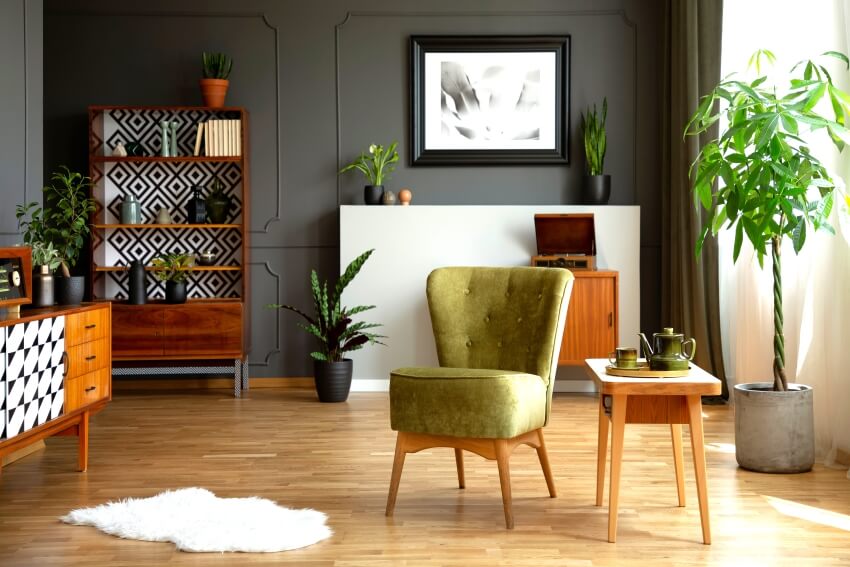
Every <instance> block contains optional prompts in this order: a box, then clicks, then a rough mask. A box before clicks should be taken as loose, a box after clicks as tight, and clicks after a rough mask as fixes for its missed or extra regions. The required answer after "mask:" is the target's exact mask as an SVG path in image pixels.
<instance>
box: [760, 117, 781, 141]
mask: <svg viewBox="0 0 850 567" xmlns="http://www.w3.org/2000/svg"><path fill="white" fill-rule="evenodd" d="M778 124H779V115H778V114H774V115H773V117H771V118H769V119H768V120H767V121H766V122H765V123H764V124H763V125H762V127H761V131H760V132H759V136H758V140H757V141H756V147H757V148H763V147H765V146H766V145H767V144H768V142H770V139H771V138H773V135H774V134H775V133H776V127H777V125H778Z"/></svg>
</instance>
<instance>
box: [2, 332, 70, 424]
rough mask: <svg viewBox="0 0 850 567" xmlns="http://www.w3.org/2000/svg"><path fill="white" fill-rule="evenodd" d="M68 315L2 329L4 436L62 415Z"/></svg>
mask: <svg viewBox="0 0 850 567" xmlns="http://www.w3.org/2000/svg"><path fill="white" fill-rule="evenodd" d="M64 351H65V317H64V316H60V317H51V318H47V319H40V320H38V321H30V322H27V323H18V324H17V325H12V326H10V327H5V328H3V329H0V392H2V393H0V399H2V402H0V421H1V422H2V429H3V431H2V432H0V439H8V438H10V437H14V436H15V435H18V434H20V433H23V432H24V431H28V430H30V429H32V428H33V427H36V426H38V425H42V424H44V423H47V422H48V421H50V420H51V419H55V418H57V417H59V416H60V415H62V411H63V407H64V403H65V390H64V382H63V376H62V375H63V374H64V371H65V365H64V362H63V360H62V354H63V352H64Z"/></svg>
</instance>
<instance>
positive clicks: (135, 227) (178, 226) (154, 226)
mask: <svg viewBox="0 0 850 567" xmlns="http://www.w3.org/2000/svg"><path fill="white" fill-rule="evenodd" d="M91 226H92V228H94V229H99V230H117V229H132V230H156V229H165V230H181V229H184V228H191V229H229V228H237V229H241V228H242V225H241V224H188V223H183V224H93V225H91Z"/></svg>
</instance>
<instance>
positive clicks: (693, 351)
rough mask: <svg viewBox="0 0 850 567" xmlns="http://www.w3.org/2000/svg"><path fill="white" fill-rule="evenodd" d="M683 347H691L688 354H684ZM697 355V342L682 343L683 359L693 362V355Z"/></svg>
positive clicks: (692, 340) (689, 340)
mask: <svg viewBox="0 0 850 567" xmlns="http://www.w3.org/2000/svg"><path fill="white" fill-rule="evenodd" d="M685 345H691V352H690V354H688V353H686V352H685ZM696 353H697V341H696V339H688V340H686V341H682V354H683V355H685V358H687V359H688V360H693V359H694V355H695V354H696Z"/></svg>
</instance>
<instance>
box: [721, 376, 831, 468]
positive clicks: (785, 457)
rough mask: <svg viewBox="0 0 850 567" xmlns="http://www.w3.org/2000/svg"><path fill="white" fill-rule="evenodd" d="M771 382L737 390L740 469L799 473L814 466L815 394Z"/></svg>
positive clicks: (736, 429) (750, 385)
mask: <svg viewBox="0 0 850 567" xmlns="http://www.w3.org/2000/svg"><path fill="white" fill-rule="evenodd" d="M772 388H773V384H772V383H770V382H753V383H750V384H738V385H736V386H735V457H736V458H737V459H738V464H739V465H741V467H743V468H745V469H748V470H751V471H756V472H766V473H800V472H806V471H808V470H811V468H812V465H813V464H814V462H815V420H814V392H813V390H812V388H811V387H810V386H805V385H803V384H788V390H787V391H785V392H774V391H773V389H772Z"/></svg>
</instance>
